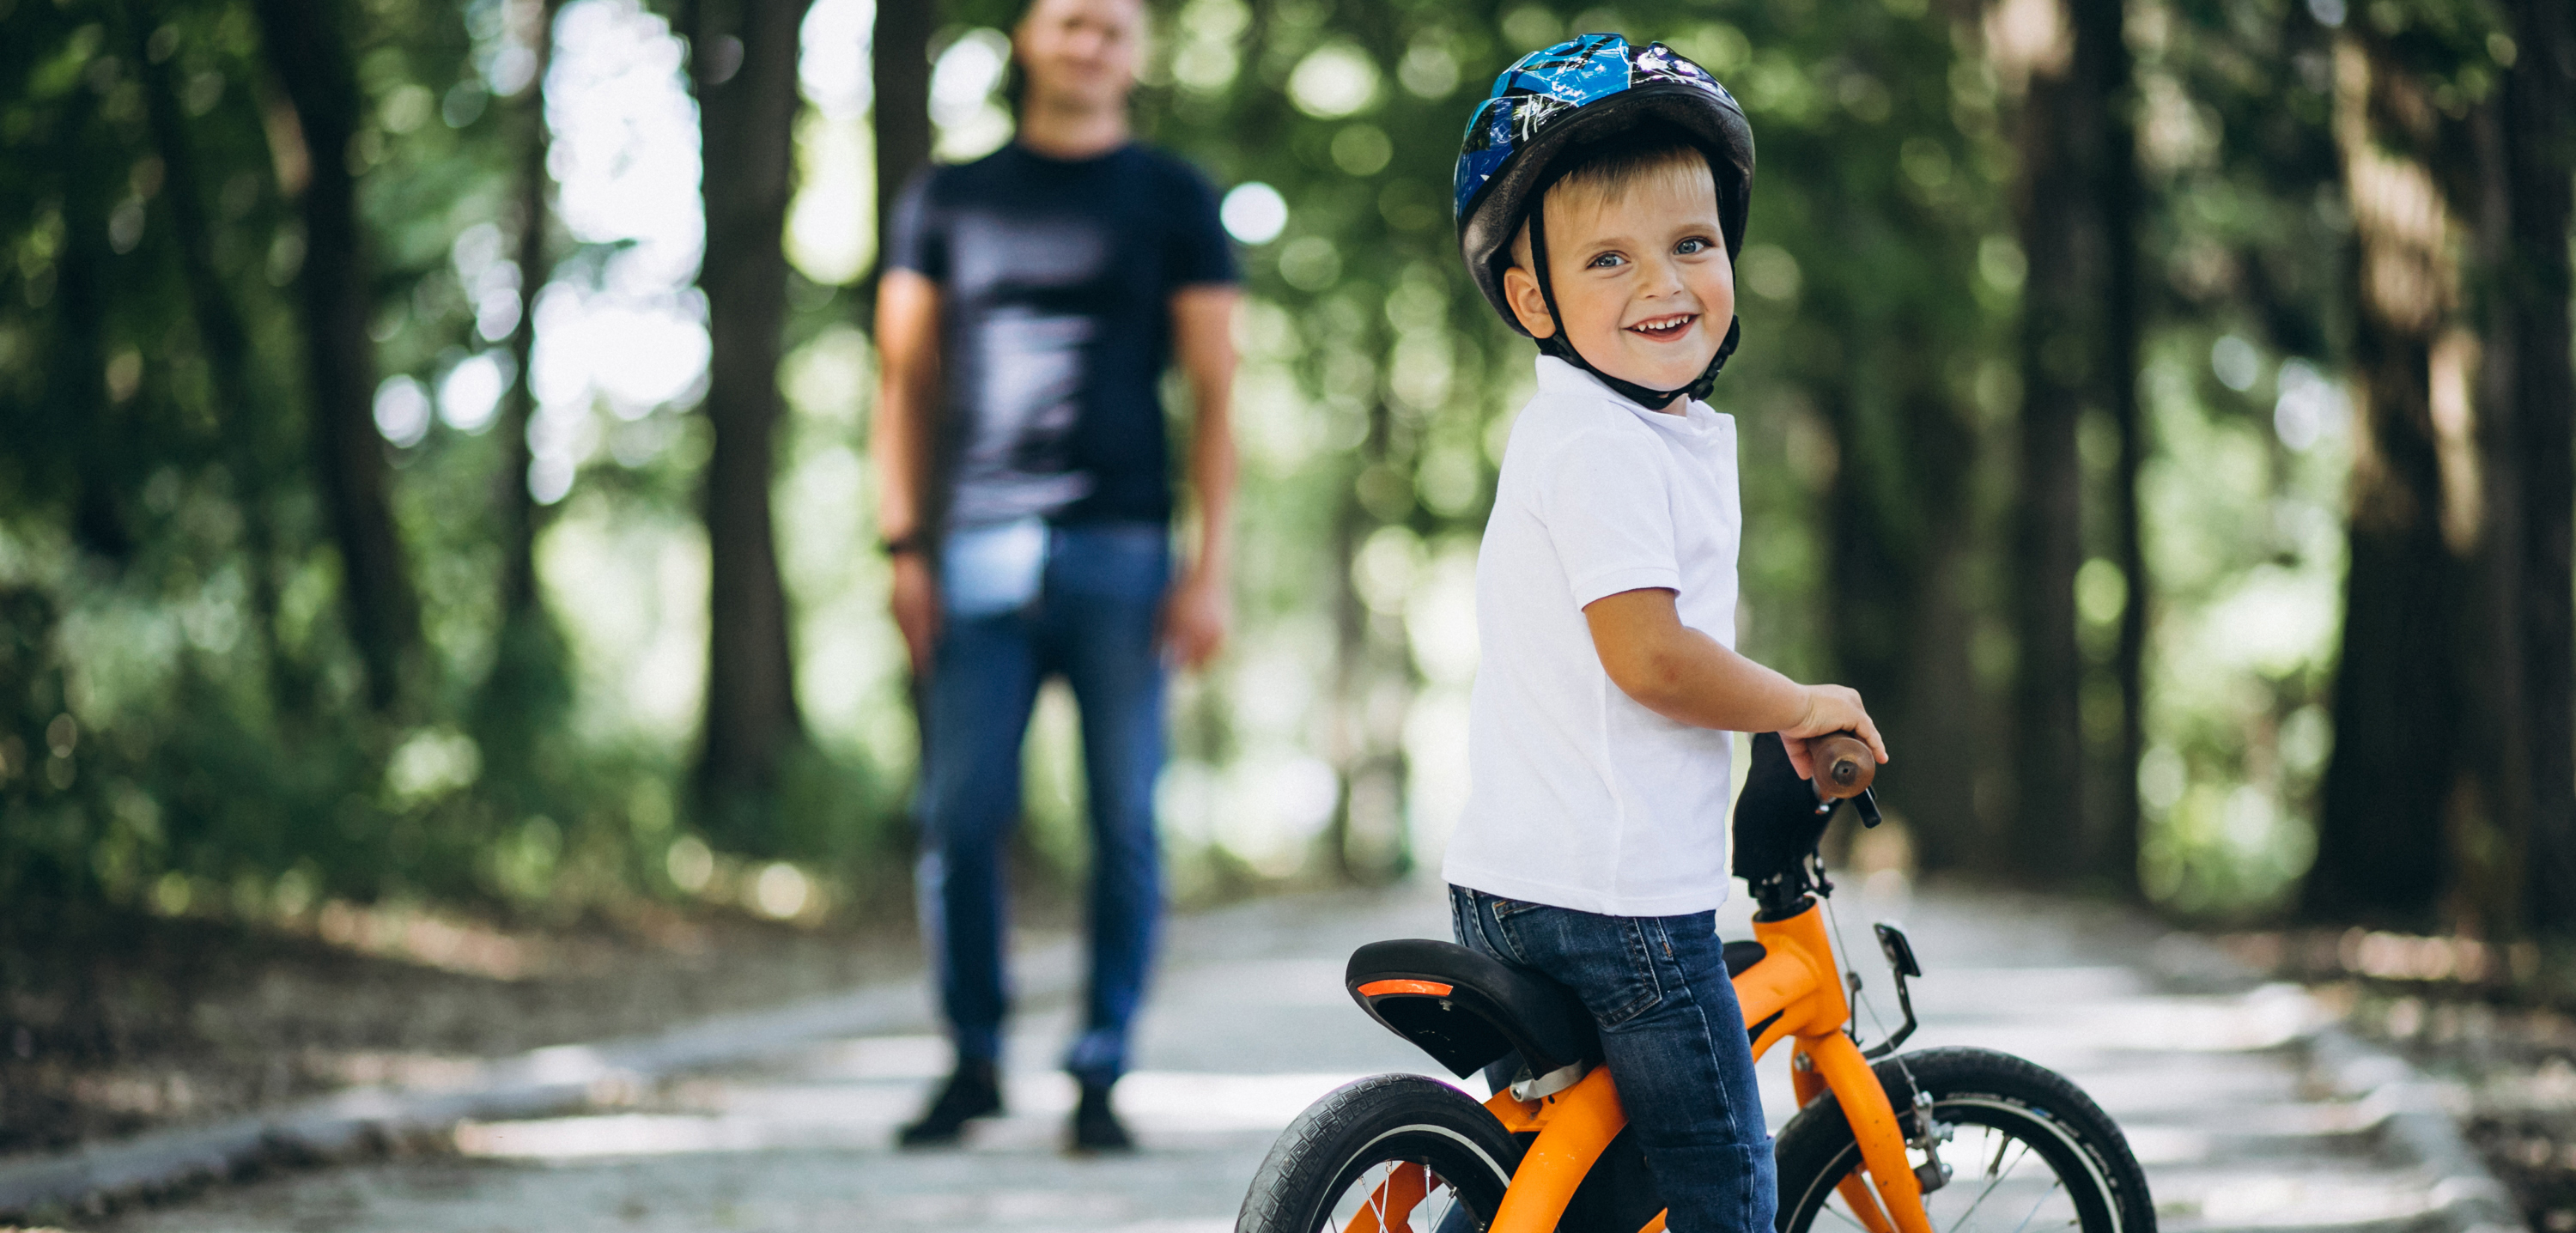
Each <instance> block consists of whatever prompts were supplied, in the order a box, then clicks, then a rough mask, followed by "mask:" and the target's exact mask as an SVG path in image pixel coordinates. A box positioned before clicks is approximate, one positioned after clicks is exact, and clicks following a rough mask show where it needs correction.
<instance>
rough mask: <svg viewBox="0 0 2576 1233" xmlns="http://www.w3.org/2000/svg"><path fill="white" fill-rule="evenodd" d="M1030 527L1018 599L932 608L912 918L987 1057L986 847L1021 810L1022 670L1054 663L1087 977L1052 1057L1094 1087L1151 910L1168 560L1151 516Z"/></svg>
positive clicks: (947, 584) (970, 584) (1129, 1014)
mask: <svg viewBox="0 0 2576 1233" xmlns="http://www.w3.org/2000/svg"><path fill="white" fill-rule="evenodd" d="M1044 534H1045V552H1044V557H1043V565H1042V566H1041V567H1040V572H1039V574H1038V577H1037V579H1036V581H1037V586H1036V593H1035V595H1034V596H1033V597H1030V598H1028V599H1027V600H1026V602H1024V603H1021V604H1020V605H1019V606H1017V607H1013V608H1009V609H1005V610H1001V611H974V610H971V609H970V610H968V611H950V612H948V613H945V614H944V616H943V620H942V625H941V629H940V635H939V645H938V647H937V649H936V651H935V652H934V653H933V657H932V666H931V672H930V680H929V683H928V687H927V688H926V689H925V690H924V692H923V706H924V711H925V716H924V722H923V725H922V728H923V742H924V748H923V750H922V789H921V798H920V801H919V802H918V809H919V817H920V822H921V828H922V840H923V842H922V856H921V866H920V870H919V895H920V902H921V916H922V933H923V935H924V937H925V939H926V940H927V941H928V943H929V945H930V952H931V962H932V964H933V965H934V966H935V967H936V968H937V969H938V972H939V991H940V997H941V1002H942V1005H943V1007H944V1009H945V1010H946V1011H947V1015H948V1021H949V1024H950V1026H951V1028H952V1030H953V1033H954V1037H955V1041H956V1045H957V1052H958V1055H959V1057H960V1058H961V1059H974V1060H983V1061H993V1060H998V1059H999V1058H1000V1056H1001V1051H1002V1019H1003V1016H1004V1014H1005V1013H1006V1012H1007V1011H1008V1010H1009V1005H1010V994H1009V991H1008V990H1009V986H1008V982H1007V979H1006V977H1005V975H1004V972H1003V969H1002V950H1003V946H1004V944H1005V941H1006V935H1007V921H1006V909H1007V906H1008V905H1007V903H1006V894H1005V891H1004V889H1003V881H1002V849H1003V844H1004V841H1005V840H1006V839H1007V838H1008V836H1009V834H1010V830H1011V827H1012V825H1013V824H1014V823H1015V822H1017V821H1018V820H1019V816H1020V806H1021V793H1020V743H1021V739H1022V737H1023V736H1024V735H1025V734H1026V732H1027V730H1028V724H1029V710H1030V708H1031V706H1033V705H1034V704H1035V702H1036V701H1037V692H1038V685H1039V683H1040V682H1041V681H1043V680H1044V679H1045V678H1046V677H1047V676H1048V675H1050V674H1053V673H1061V674H1063V676H1064V678H1065V681H1066V683H1067V684H1069V685H1071V686H1072V687H1073V696H1074V701H1075V702H1076V703H1077V704H1078V705H1079V706H1080V709H1081V712H1082V761H1083V777H1084V780H1085V781H1086V782H1087V783H1088V785H1089V787H1090V797H1091V801H1090V821H1091V839H1092V855H1091V901H1090V925H1091V987H1090V992H1089V995H1088V996H1087V998H1086V999H1085V1002H1084V1007H1083V1011H1084V1018H1083V1030H1082V1034H1081V1035H1080V1036H1078V1037H1076V1038H1075V1040H1074V1042H1073V1046H1072V1048H1071V1049H1070V1051H1069V1052H1068V1053H1067V1055H1066V1057H1065V1069H1066V1070H1069V1071H1071V1072H1072V1073H1073V1074H1074V1076H1075V1077H1076V1078H1077V1079H1080V1080H1082V1081H1083V1082H1086V1083H1096V1084H1107V1083H1110V1082H1114V1081H1115V1080H1116V1079H1117V1078H1118V1076H1119V1075H1121V1074H1123V1073H1125V1071H1126V1069H1127V1032H1128V1024H1129V1022H1130V1021H1131V1020H1132V1019H1133V1018H1134V1017H1135V1014H1136V1007H1137V1003H1138V1002H1139V1001H1140V1000H1141V999H1142V997H1143V995H1144V989H1145V978H1146V974H1147V971H1148V969H1149V968H1150V967H1151V966H1152V963H1153V955H1154V942H1155V935H1156V933H1157V931H1158V929H1159V927H1160V924H1161V919H1162V909H1163V880H1162V864H1161V856H1160V853H1159V852H1158V851H1157V849H1156V845H1155V837H1154V778H1155V776H1156V774H1157V773H1159V772H1160V771H1161V769H1162V765H1163V663H1162V658H1161V651H1160V648H1159V646H1158V645H1157V641H1158V638H1157V634H1158V631H1157V623H1158V620H1159V617H1160V613H1161V608H1162V599H1163V592H1164V589H1165V587H1166V586H1167V584H1168V583H1169V581H1170V575H1171V548H1170V539H1169V535H1168V533H1167V532H1166V531H1165V529H1164V528H1163V527H1161V526H1159V525H1147V524H1136V523H1119V524H1108V525H1087V526H1071V527H1050V528H1046V529H1045V532H1044ZM959 568H964V566H960V567H959ZM989 581H990V580H989V579H968V578H956V579H943V581H942V585H943V589H946V590H949V591H951V592H952V595H953V594H957V593H971V592H976V591H979V590H980V591H982V592H983V593H985V594H993V593H995V592H994V590H993V588H992V587H990V586H979V584H980V583H986V582H989ZM1007 590H1008V588H1007V587H1006V588H1004V591H1005V592H1007Z"/></svg>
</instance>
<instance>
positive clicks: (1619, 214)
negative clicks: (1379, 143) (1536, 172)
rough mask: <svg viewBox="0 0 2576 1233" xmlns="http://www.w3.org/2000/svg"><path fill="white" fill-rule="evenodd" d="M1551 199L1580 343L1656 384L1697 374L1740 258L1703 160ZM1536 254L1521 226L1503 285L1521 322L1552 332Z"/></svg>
mask: <svg viewBox="0 0 2576 1233" xmlns="http://www.w3.org/2000/svg"><path fill="white" fill-rule="evenodd" d="M1546 204H1547V255H1548V275H1549V278H1550V281H1551V282H1552V283H1553V284H1554V287H1555V291H1556V306H1557V308H1558V310H1560V311H1561V312H1563V313H1564V314H1565V322H1564V325H1565V331H1566V337H1567V339H1568V340H1569V341H1571V342H1572V343H1573V344H1574V349H1575V350H1577V351H1579V352H1581V353H1582V354H1583V358H1584V359H1587V360H1590V361H1591V362H1592V365H1593V366H1594V367H1596V368H1598V369H1600V370H1601V371H1603V372H1606V373H1608V374H1610V375H1611V376H1614V377H1617V378H1619V379H1621V380H1623V381H1630V382H1634V383H1636V384H1638V385H1643V386H1647V387H1649V388H1652V389H1664V390H1669V389H1679V388H1680V387H1682V386H1686V385H1689V384H1690V383H1691V382H1693V381H1697V380H1698V379H1699V375H1700V374H1701V373H1703V372H1705V371H1707V370H1708V362H1709V361H1710V360H1711V359H1713V358H1715V357H1716V355H1717V348H1718V345H1719V344H1720V343H1722V342H1724V341H1725V340H1726V331H1727V328H1728V326H1729V325H1731V324H1732V323H1733V321H1734V319H1735V268H1734V266H1733V264H1732V263H1730V262H1728V261H1727V259H1726V240H1725V238H1724V237H1725V233H1724V232H1723V231H1722V230H1721V229H1720V228H1719V225H1718V216H1717V183H1716V180H1715V179H1714V178H1713V177H1712V176H1711V174H1710V172H1709V169H1708V164H1707V163H1705V162H1703V161H1701V160H1699V159H1696V158H1694V159H1690V160H1688V161H1687V162H1686V163H1683V164H1677V165H1675V166H1674V167H1672V168H1669V169H1667V168H1660V167H1659V168H1655V169H1654V170H1653V171H1651V172H1649V173H1648V174H1645V175H1643V176H1640V177H1638V178H1637V179H1635V180H1633V181H1631V182H1630V183H1628V184H1627V185H1625V186H1622V187H1620V188H1619V189H1617V190H1615V191H1611V192H1602V191H1599V190H1597V189H1593V188H1592V187H1591V186H1589V185H1559V186H1557V187H1555V188H1551V189H1550V190H1548V195H1547V203H1546ZM1530 253H1531V249H1530V242H1529V228H1528V227H1527V226H1526V225H1524V226H1523V227H1522V228H1521V235H1520V238H1519V239H1517V240H1516V241H1515V242H1514V243H1513V245H1512V256H1513V264H1512V268H1511V269H1509V270H1506V271H1504V272H1503V293H1504V295H1505V297H1507V298H1508V299H1509V300H1510V302H1511V305H1512V311H1513V312H1514V313H1515V314H1517V315H1518V316H1519V317H1520V320H1521V325H1522V326H1523V327H1524V328H1526V329H1528V330H1529V332H1530V333H1531V334H1532V335H1535V336H1537V337H1540V338H1545V337H1547V336H1548V335H1550V334H1553V333H1555V332H1556V326H1557V323H1556V322H1555V321H1554V320H1553V319H1551V318H1550V317H1549V315H1548V311H1547V301H1546V299H1545V297H1543V296H1541V295H1540V294H1539V289H1538V279H1537V278H1535V277H1533V276H1532V275H1531V274H1530V265H1531V260H1530ZM1657 409H1658V410H1661V409H1662V408H1657Z"/></svg>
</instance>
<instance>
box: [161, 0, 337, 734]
mask: <svg viewBox="0 0 2576 1233" xmlns="http://www.w3.org/2000/svg"><path fill="white" fill-rule="evenodd" d="M147 11H148V10H147ZM148 24H149V23H148V22H147V21H145V20H142V19H140V18H137V19H136V20H134V21H133V22H132V26H133V28H132V29H131V30H130V31H129V34H130V36H131V37H130V39H129V42H130V44H131V50H132V52H133V54H134V63H135V64H136V65H137V66H138V67H139V68H140V69H141V71H142V73H143V75H144V86H145V89H144V98H145V110H146V115H147V117H148V118H149V120H150V122H151V131H152V144H153V150H154V152H155V153H157V154H158V155H159V156H160V158H161V166H162V169H163V177H164V188H163V192H164V200H166V201H167V202H168V208H169V211H170V231H171V234H172V236H173V237H175V241H176V242H175V244H174V245H173V247H174V248H175V250H176V251H177V253H178V256H179V275H180V282H181V284H182V285H184V286H185V287H186V288H187V291H188V312H189V316H190V317H191V319H193V321H194V322H195V324H196V327H197V346H198V348H199V349H200V350H201V351H202V352H203V353H204V355H205V357H206V370H207V372H208V374H209V376H210V377H211V378H212V384H213V386H214V395H215V402H216V407H215V423H216V424H217V425H218V426H219V427H218V431H220V432H221V434H222V436H223V442H222V445H221V446H220V452H221V455H222V457H223V459H224V467H225V470H226V471H227V472H229V475H230V479H231V480H232V492H233V503H234V504H235V505H236V506H238V507H239V508H240V509H241V515H242V541H243V543H242V546H243V549H244V552H245V554H246V555H247V556H248V557H249V572H250V600H251V614H252V617H253V620H254V623H255V624H256V625H257V627H258V635H259V645H260V650H261V653H262V655H263V656H264V657H265V658H266V660H267V665H268V686H269V701H270V703H271V705H273V706H274V707H276V708H277V709H278V710H279V711H280V712H286V711H292V710H295V709H298V708H299V707H300V705H301V703H302V701H303V698H304V693H305V686H304V682H303V680H302V678H301V675H300V674H298V673H295V672H294V671H292V669H291V668H290V666H289V665H288V664H287V662H286V652H285V648H284V647H282V646H281V645H280V644H279V642H278V625H277V618H278V610H279V592H278V585H277V525H276V518H275V515H274V514H273V512H272V508H271V504H272V503H271V492H270V489H271V487H272V484H273V482H274V481H273V478H272V477H271V476H270V474H269V467H268V462H267V458H268V452H267V448H266V447H267V445H268V440H267V438H268V433H267V432H266V431H264V428H263V424H264V422H265V417H263V416H262V415H260V414H259V408H260V406H261V403H260V401H259V400H258V398H257V397H256V396H255V395H254V394H253V393H252V390H251V377H250V355H251V347H250V331H249V330H248V329H247V328H245V327H244V326H243V325H242V319H241V313H240V311H239V310H238V309H237V308H235V306H234V304H233V302H232V299H231V297H230V296H227V295H226V294H225V293H224V285H223V277H222V275H220V274H218V273H217V272H216V270H215V260H214V232H213V229H212V227H211V225H210V224H209V223H208V222H207V219H206V210H205V200H206V199H205V191H206V188H205V181H204V179H203V177H202V176H200V175H199V174H198V169H197V148H196V145H195V143H193V142H191V141H190V140H189V138H188V129H187V121H186V120H185V119H184V118H183V117H182V116H181V114H180V110H179V96H178V93H177V91H176V88H175V87H176V83H175V82H173V81H171V80H170V72H169V69H168V66H167V65H165V64H162V63H157V62H155V61H154V60H153V59H152V56H151V53H150V51H149V50H148V48H147V47H146V46H145V42H146V39H147V37H148V31H147V29H146V26H147V25H148Z"/></svg>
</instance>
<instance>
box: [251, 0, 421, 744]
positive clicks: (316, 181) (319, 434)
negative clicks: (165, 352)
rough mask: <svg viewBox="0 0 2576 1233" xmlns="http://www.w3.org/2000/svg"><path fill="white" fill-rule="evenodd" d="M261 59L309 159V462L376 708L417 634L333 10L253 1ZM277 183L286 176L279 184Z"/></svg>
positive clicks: (350, 73)
mask: <svg viewBox="0 0 2576 1233" xmlns="http://www.w3.org/2000/svg"><path fill="white" fill-rule="evenodd" d="M253 7H254V8H255V9H256V10H257V11H258V14H259V25H260V37H261V40H262V42H263V44H264V45H265V47H266V50H267V58H268V63H269V67H270V69H271V70H272V71H274V72H275V73H276V74H277V80H278V84H279V85H280V86H281V87H282V88H283V89H284V90H285V92H286V96H287V99H288V101H289V102H290V103H291V104H292V105H293V107H294V109H295V118H296V122H297V125H298V126H299V127H300V128H301V130H302V133H303V142H304V148H305V151H304V152H305V153H306V154H307V156H308V157H307V158H306V159H305V162H306V164H307V165H308V166H309V168H310V178H309V180H308V181H307V182H306V183H305V185H304V188H303V192H302V193H301V195H300V197H299V201H298V205H299V207H300V212H301V215H302V219H303V223H304V264H303V266H302V268H301V269H300V270H299V271H298V272H297V274H296V277H295V298H296V308H297V311H298V313H299V314H300V316H301V317H302V320H303V326H304V340H305V346H304V351H305V355H304V362H305V369H306V375H307V379H308V380H309V382H310V383H311V387H312V390H311V406H310V414H311V421H310V427H311V430H312V434H313V440H312V447H313V459H314V469H315V470H316V471H317V472H318V473H319V476H320V479H321V486H322V501H323V506H324V511H325V514H326V516H327V518H328V519H329V522H330V526H331V534H332V538H333V539H334V540H335V541H336V542H337V543H338V545H339V548H340V574H341V577H340V586H341V595H342V598H343V601H344V602H345V603H346V605H347V607H348V618H349V633H350V640H351V641H352V642H354V643H355V644H356V646H357V649H358V657H359V660H360V662H361V663H363V664H364V665H365V668H366V674H367V698H368V701H369V702H370V703H372V704H373V705H374V706H375V707H376V708H377V709H378V710H384V709H387V708H390V707H391V706H393V705H394V703H395V702H396V700H397V699H398V698H399V697H400V696H401V694H402V677H403V674H404V670H405V666H406V665H407V664H408V663H409V661H410V660H411V659H412V656H413V651H414V649H415V648H416V647H417V646H418V645H419V643H420V607H419V602H418V600H417V598H416V597H415V596H414V594H413V592H412V587H411V577H410V573H409V571H408V570H407V569H406V567H405V565H404V556H403V548H402V540H401V537H400V535H399V534H398V533H397V531H396V529H395V527H394V518H393V510H392V508H391V506H390V504H389V503H388V501H387V498H386V491H385V490H386V487H387V481H386V475H387V467H386V465H385V453H384V448H383V445H382V443H381V442H379V441H378V440H377V437H376V428H375V414H374V405H373V404H374V401H375V386H376V347H375V341H374V340H373V339H371V338H370V337H368V335H367V323H368V321H369V320H370V319H372V318H373V317H374V315H375V312H374V308H375V306H374V304H373V303H372V302H371V297H370V296H369V295H368V293H367V283H368V274H367V264H366V254H365V243H364V237H363V235H362V234H361V232H360V230H359V226H358V199H357V179H356V177H355V176H354V175H352V174H351V172H350V169H349V159H350V148H349V147H350V139H351V138H353V137H354V136H356V125H357V121H358V117H359V114H360V106H359V98H358V81H357V76H356V72H355V69H354V67H353V66H352V65H351V64H350V62H349V52H348V44H347V42H346V39H345V37H344V32H343V30H342V29H341V21H340V13H339V12H338V11H337V10H336V8H335V7H334V6H333V5H332V4H331V3H330V0H255V3H254V5H253ZM281 187H287V186H281Z"/></svg>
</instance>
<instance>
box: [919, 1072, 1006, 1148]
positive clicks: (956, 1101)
mask: <svg viewBox="0 0 2576 1233" xmlns="http://www.w3.org/2000/svg"><path fill="white" fill-rule="evenodd" d="M1001 1111H1002V1081H1001V1075H1000V1073H999V1072H998V1070H997V1069H996V1068H995V1067H994V1065H993V1063H992V1062H990V1061H988V1060H981V1059H969V1058H960V1059H958V1062H957V1073H955V1074H952V1075H950V1076H948V1086H946V1087H943V1088H941V1089H939V1099H937V1100H934V1101H931V1102H930V1108H928V1109H927V1110H924V1111H923V1112H922V1115H921V1120H919V1121H916V1122H914V1123H912V1124H911V1125H908V1126H906V1127H904V1128H903V1130H902V1131H901V1132H900V1133H898V1134H897V1135H896V1136H895V1142H896V1143H897V1144H899V1145H901V1146H904V1147H937V1146H940V1145H942V1144H948V1143H955V1142H956V1141H957V1138H958V1136H959V1135H960V1134H962V1133H964V1132H965V1129H966V1123H967V1122H969V1121H971V1120H973V1119H975V1118H979V1117H991V1116H992V1115H994V1114H996V1113H999V1112H1001Z"/></svg>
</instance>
